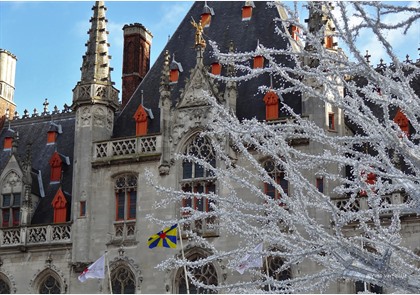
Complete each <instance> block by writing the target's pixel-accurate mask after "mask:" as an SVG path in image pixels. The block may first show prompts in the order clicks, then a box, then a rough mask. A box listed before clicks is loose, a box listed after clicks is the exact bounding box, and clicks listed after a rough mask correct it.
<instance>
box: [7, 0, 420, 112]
mask: <svg viewBox="0 0 420 295" xmlns="http://www.w3.org/2000/svg"><path fill="white" fill-rule="evenodd" d="M192 3H193V2H190V1H168V2H163V1H106V2H105V5H106V7H107V8H108V10H107V19H108V31H109V32H110V34H109V36H108V38H109V39H108V42H109V43H110V44H111V47H110V55H111V56H112V59H111V62H110V64H111V67H113V68H114V71H113V72H112V80H113V81H114V82H115V86H116V88H117V89H119V90H121V75H122V73H121V71H122V50H123V48H122V45H123V32H122V27H123V26H124V25H125V24H130V23H135V22H138V23H141V24H143V25H144V26H145V27H146V28H148V29H149V30H150V31H151V32H152V34H153V41H152V52H151V63H152V64H153V62H154V61H155V59H156V58H157V57H158V55H159V54H160V52H161V51H162V49H163V47H164V46H165V44H166V42H167V40H168V36H169V35H172V34H173V33H174V32H175V30H176V29H177V27H178V24H179V23H180V22H181V20H182V19H183V17H184V16H185V14H186V13H187V12H188V10H189V9H190V7H191V5H192ZM413 3H414V2H411V3H410V2H402V5H413ZM93 4H94V1H89V2H87V1H80V2H78V1H65V2H64V1H59V2H43V1H40V2H38V1H37V2H32V1H30V2H23V1H22V2H20V1H19V2H14V1H10V2H9V1H6V2H3V1H2V0H0V48H2V49H6V50H8V51H10V52H12V53H13V54H15V55H16V56H17V59H18V61H17V66H16V82H15V87H16V90H15V98H14V102H15V103H16V104H17V111H18V112H19V114H20V116H21V115H22V114H23V111H24V109H27V110H28V111H29V113H30V114H32V113H33V109H34V108H37V110H38V112H42V109H43V105H42V103H43V102H44V100H45V98H48V100H49V102H50V106H49V109H50V110H52V108H53V107H54V105H57V106H58V108H59V109H60V110H62V109H63V105H64V103H67V104H68V105H70V104H71V103H72V89H73V88H74V86H75V85H76V83H77V81H79V80H80V67H81V65H82V56H83V55H84V53H85V51H86V47H85V43H86V41H87V40H88V34H87V31H88V30H89V28H90V22H89V19H90V18H91V16H92V10H91V8H92V6H93ZM415 5H418V4H415ZM302 12H304V11H303V10H302V11H301V12H300V13H301V18H302V19H303V18H305V17H306V16H304V15H303V13H302ZM419 26H420V25H419ZM419 26H416V27H414V28H413V30H411V31H410V32H409V34H408V35H407V36H406V37H404V38H403V36H402V34H401V32H398V31H393V32H390V35H389V38H390V40H391V41H392V42H393V45H395V48H396V50H397V54H398V55H399V56H400V57H403V56H405V54H407V53H409V54H410V56H411V57H412V59H416V58H418V57H419V55H418V52H417V48H418V47H419V46H420V33H419ZM361 39H362V42H360V48H362V49H363V51H362V52H365V49H369V51H370V53H371V55H372V58H371V60H372V63H373V64H377V63H378V61H379V59H380V58H381V55H383V54H384V51H383V50H381V49H380V48H375V44H376V43H375V42H376V40H374V39H372V38H371V36H369V34H368V33H365V34H364V35H363V36H361Z"/></svg>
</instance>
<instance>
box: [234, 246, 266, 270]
mask: <svg viewBox="0 0 420 295" xmlns="http://www.w3.org/2000/svg"><path fill="white" fill-rule="evenodd" d="M262 249H263V243H262V242H261V243H259V244H258V245H257V246H256V247H255V248H254V250H252V252H261V251H262ZM262 266H263V263H262V255H261V254H258V253H252V254H247V255H245V256H244V258H242V259H241V261H239V264H238V266H237V267H236V270H237V271H238V272H239V273H240V274H243V273H244V271H245V270H247V269H248V268H251V267H262Z"/></svg>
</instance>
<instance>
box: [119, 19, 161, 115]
mask: <svg viewBox="0 0 420 295" xmlns="http://www.w3.org/2000/svg"><path fill="white" fill-rule="evenodd" d="M123 31H124V53H123V70H122V98H121V99H122V107H124V106H125V105H126V104H127V102H128V101H129V99H130V98H131V96H132V95H133V93H134V91H135V90H136V88H137V86H139V84H140V83H141V81H142V80H143V78H144V76H146V74H147V72H148V71H149V69H150V48H151V45H152V38H153V36H152V34H151V33H150V32H149V31H148V30H147V29H146V28H145V27H144V26H143V25H142V24H139V23H135V24H130V25H125V26H124V27H123Z"/></svg>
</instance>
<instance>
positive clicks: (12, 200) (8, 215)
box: [1, 193, 21, 227]
mask: <svg viewBox="0 0 420 295" xmlns="http://www.w3.org/2000/svg"><path fill="white" fill-rule="evenodd" d="M1 204H2V209H1V213H2V227H10V226H19V224H20V206H21V196H20V194H18V193H14V194H4V195H2V202H1Z"/></svg>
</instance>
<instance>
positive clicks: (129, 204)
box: [115, 174, 137, 221]
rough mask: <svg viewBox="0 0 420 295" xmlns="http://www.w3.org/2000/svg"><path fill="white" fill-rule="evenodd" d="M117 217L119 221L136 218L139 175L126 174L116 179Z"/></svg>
mask: <svg viewBox="0 0 420 295" xmlns="http://www.w3.org/2000/svg"><path fill="white" fill-rule="evenodd" d="M115 198H116V200H115V203H116V212H115V219H116V220H117V221H122V220H133V219H136V203H137V176H136V175H134V174H124V175H120V176H118V177H117V179H116V180H115Z"/></svg>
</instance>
